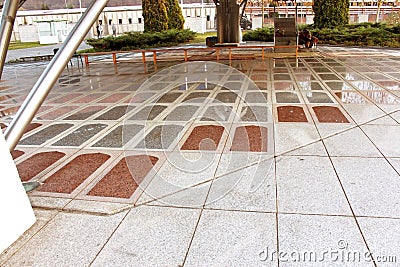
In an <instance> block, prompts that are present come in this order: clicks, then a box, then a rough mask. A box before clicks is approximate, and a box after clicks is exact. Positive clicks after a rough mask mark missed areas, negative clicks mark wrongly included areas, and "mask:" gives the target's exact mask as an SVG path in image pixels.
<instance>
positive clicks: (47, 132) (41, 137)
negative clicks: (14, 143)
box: [19, 123, 74, 145]
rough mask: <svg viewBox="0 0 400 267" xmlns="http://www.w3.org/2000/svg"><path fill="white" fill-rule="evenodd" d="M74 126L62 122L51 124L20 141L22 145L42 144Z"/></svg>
mask: <svg viewBox="0 0 400 267" xmlns="http://www.w3.org/2000/svg"><path fill="white" fill-rule="evenodd" d="M72 126H74V125H73V124H70V123H61V124H54V125H50V126H49V127H46V128H44V129H43V130H40V131H39V132H37V133H35V134H33V135H31V136H29V137H27V138H25V139H23V140H22V141H21V142H19V144H20V145H41V144H43V143H44V142H46V141H48V140H50V139H51V138H53V137H55V136H57V135H59V134H61V133H62V132H64V131H66V130H67V129H69V128H71V127H72Z"/></svg>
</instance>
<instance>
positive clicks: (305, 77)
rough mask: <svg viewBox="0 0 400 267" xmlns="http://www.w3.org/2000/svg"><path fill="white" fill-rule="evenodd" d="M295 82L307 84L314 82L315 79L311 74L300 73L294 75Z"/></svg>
mask: <svg viewBox="0 0 400 267" xmlns="http://www.w3.org/2000/svg"><path fill="white" fill-rule="evenodd" d="M295 76H296V80H297V81H299V82H309V81H315V80H316V79H315V77H314V76H313V75H311V74H306V73H301V74H295Z"/></svg>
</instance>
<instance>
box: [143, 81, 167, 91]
mask: <svg viewBox="0 0 400 267" xmlns="http://www.w3.org/2000/svg"><path fill="white" fill-rule="evenodd" d="M166 87H167V86H166V84H165V83H151V84H150V85H148V86H146V88H148V89H149V90H155V91H161V90H163V89H165V88H166Z"/></svg>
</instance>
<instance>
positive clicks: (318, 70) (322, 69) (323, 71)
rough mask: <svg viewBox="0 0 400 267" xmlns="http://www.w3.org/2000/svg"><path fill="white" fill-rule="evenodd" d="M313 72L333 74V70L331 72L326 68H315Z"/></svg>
mask: <svg viewBox="0 0 400 267" xmlns="http://www.w3.org/2000/svg"><path fill="white" fill-rule="evenodd" d="M313 70H314V71H315V72H322V73H325V72H331V70H329V69H328V68H325V67H318V68H313Z"/></svg>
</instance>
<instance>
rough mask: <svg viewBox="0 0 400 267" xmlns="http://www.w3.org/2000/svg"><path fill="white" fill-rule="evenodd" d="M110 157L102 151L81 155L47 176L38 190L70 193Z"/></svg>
mask: <svg viewBox="0 0 400 267" xmlns="http://www.w3.org/2000/svg"><path fill="white" fill-rule="evenodd" d="M109 158H110V156H109V155H106V154H102V153H93V154H83V155H79V156H77V157H76V158H74V159H73V160H71V161H70V162H68V164H67V165H65V166H63V167H62V168H61V169H59V170H58V171H57V172H56V173H54V174H53V175H51V176H50V177H49V178H47V179H46V181H44V184H43V185H42V186H41V187H39V188H38V191H43V192H56V193H66V194H70V193H72V192H73V191H74V190H75V189H76V188H77V187H78V186H79V185H81V184H82V183H83V182H84V181H85V180H86V179H87V178H88V177H89V176H90V175H92V174H93V173H94V172H95V171H96V170H97V169H98V168H99V167H100V166H101V165H103V164H104V163H105V162H106V161H107V160H108V159H109Z"/></svg>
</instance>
